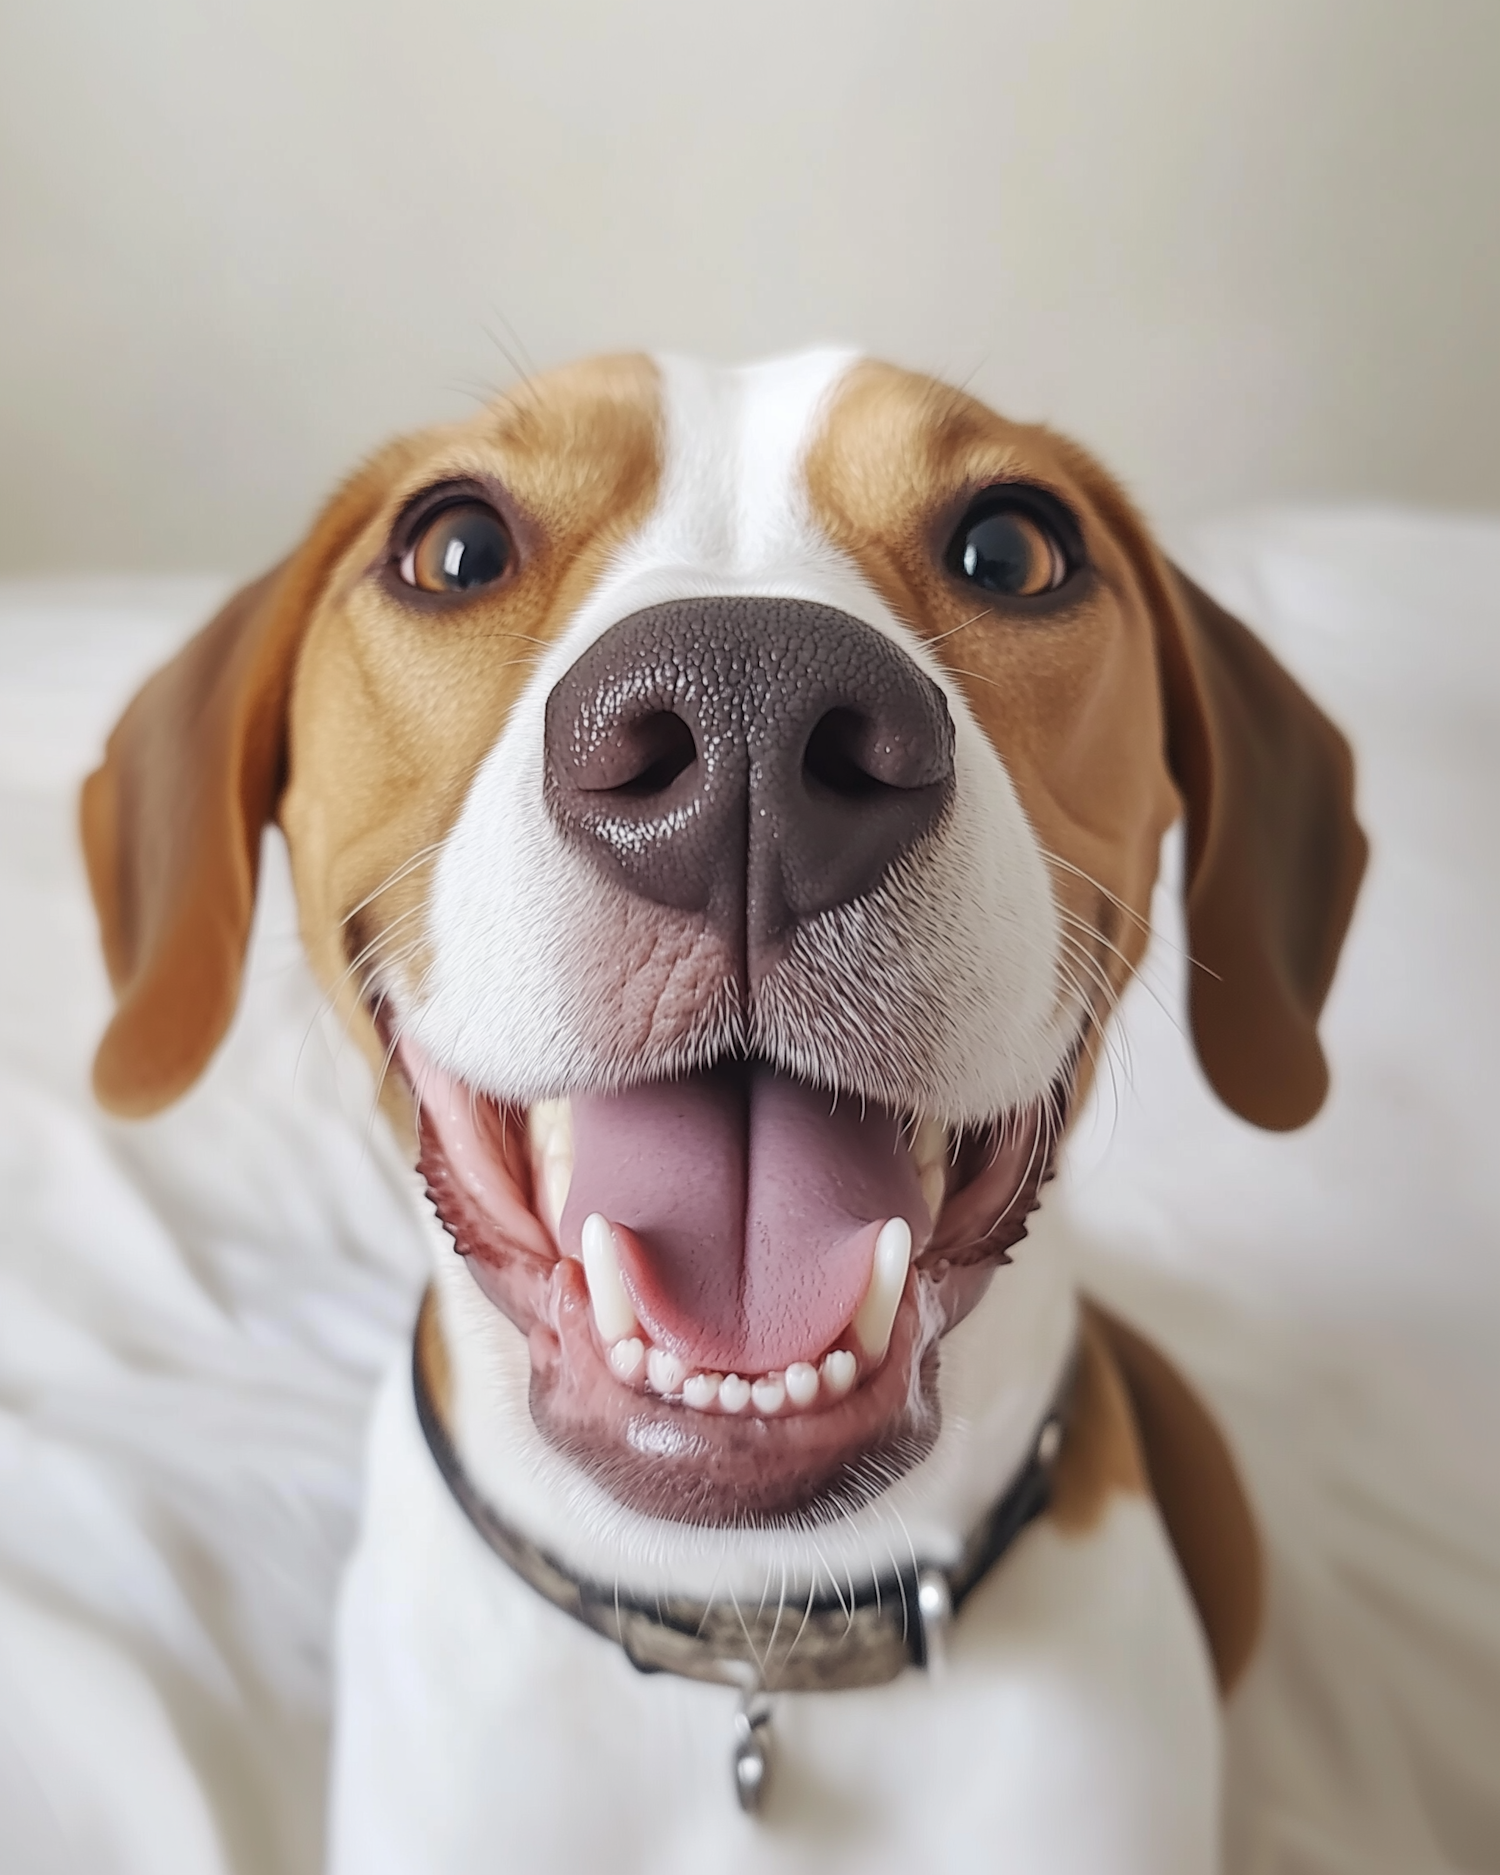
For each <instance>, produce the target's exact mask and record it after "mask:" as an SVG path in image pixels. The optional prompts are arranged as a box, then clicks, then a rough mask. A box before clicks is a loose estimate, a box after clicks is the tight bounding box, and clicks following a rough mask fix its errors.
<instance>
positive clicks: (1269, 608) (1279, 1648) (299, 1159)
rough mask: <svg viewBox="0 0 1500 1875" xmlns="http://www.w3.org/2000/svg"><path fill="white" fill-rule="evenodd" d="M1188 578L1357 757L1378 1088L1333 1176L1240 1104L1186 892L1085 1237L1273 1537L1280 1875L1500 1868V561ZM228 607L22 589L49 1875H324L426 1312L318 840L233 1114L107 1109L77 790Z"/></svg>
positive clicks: (10, 1234)
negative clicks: (1186, 994) (385, 1393)
mask: <svg viewBox="0 0 1500 1875" xmlns="http://www.w3.org/2000/svg"><path fill="white" fill-rule="evenodd" d="M1178 546H1179V550H1180V553H1181V556H1182V558H1183V560H1184V562H1185V563H1186V564H1187V565H1188V566H1189V567H1190V568H1191V569H1192V570H1193V571H1194V572H1195V573H1196V574H1197V576H1198V577H1199V578H1200V579H1202V580H1203V581H1204V582H1205V583H1206V584H1208V585H1210V586H1212V587H1213V589H1214V590H1215V591H1216V593H1217V594H1218V595H1219V596H1220V597H1221V598H1222V599H1223V600H1224V601H1225V602H1226V603H1228V604H1229V605H1231V606H1233V607H1235V608H1237V609H1238V610H1239V611H1240V612H1241V613H1242V615H1243V616H1245V617H1246V618H1247V619H1248V620H1250V621H1251V622H1252V623H1253V624H1254V625H1255V626H1256V627H1257V628H1258V629H1259V630H1261V631H1262V632H1263V633H1264V634H1265V635H1266V636H1267V637H1268V638H1269V639H1270V640H1271V642H1272V643H1273V644H1275V645H1276V647H1277V648H1278V650H1279V651H1280V652H1281V654H1282V655H1283V656H1284V657H1285V658H1286V659H1287V661H1288V662H1289V663H1290V664H1291V665H1292V666H1293V667H1294V668H1295V669H1296V670H1297V671H1298V672H1299V674H1301V675H1302V677H1303V678H1304V679H1305V681H1307V682H1308V683H1309V684H1310V685H1311V686H1312V688H1313V689H1314V690H1315V692H1316V693H1317V694H1318V695H1319V696H1320V697H1322V698H1323V699H1324V701H1325V702H1326V703H1327V704H1328V705H1329V707H1330V708H1331V709H1332V710H1333V711H1334V713H1335V714H1336V715H1337V716H1338V717H1339V718H1340V720H1341V721H1342V722H1343V723H1344V724H1345V725H1346V727H1348V728H1349V729H1350V730H1351V732H1352V733H1353V734H1354V735H1355V737H1356V739H1357V742H1358V746H1359V750H1360V755H1361V760H1362V765H1363V766H1362V779H1361V795H1362V803H1363V811H1364V816H1365V820H1366V824H1367V826H1368V827H1369V828H1370V830H1371V832H1372V835H1373V840H1374V863H1373V868H1372V871H1371V875H1370V878H1369V882H1368V884H1367V887H1366V890H1365V895H1364V899H1363V901H1362V904H1361V908H1360V914H1359V919H1358V923H1357V926H1356V930H1355V935H1354V938H1353V941H1352V943H1351V946H1350V948H1349V950H1348V952H1347V953H1346V958H1345V962H1344V966H1343V969H1342V972H1341V975H1340V978H1339V981H1338V984H1337V986H1336V988H1335V993H1334V997H1333V1001H1332V1005H1331V1008H1330V1013H1329V1017H1328V1021H1327V1024H1326V1029H1325V1033H1326V1036H1327V1040H1328V1044H1329V1047H1330V1051H1331V1055H1332V1059H1333V1063H1334V1071H1335V1077H1336V1092H1335V1095H1334V1098H1333V1100H1332V1101H1331V1102H1330V1105H1329V1106H1328V1108H1327V1109H1326V1110H1325V1112H1324V1114H1323V1115H1322V1116H1321V1117H1320V1118H1319V1120H1318V1121H1317V1122H1316V1123H1315V1124H1314V1125H1313V1126H1312V1127H1310V1128H1309V1129H1307V1131H1306V1132H1304V1133H1302V1134H1300V1135H1297V1136H1294V1137H1292V1138H1274V1137H1268V1136H1262V1135H1257V1134H1256V1133H1254V1132H1253V1131H1252V1130H1251V1129H1250V1128H1248V1127H1245V1126H1243V1125H1241V1124H1240V1123H1239V1122H1238V1121H1236V1120H1234V1119H1232V1118H1231V1117H1230V1116H1228V1115H1227V1114H1226V1113H1224V1112H1223V1110H1222V1109H1220V1108H1218V1107H1217V1106H1216V1105H1215V1104H1214V1102H1213V1100H1212V1098H1211V1096H1210V1095H1209V1094H1208V1093H1207V1091H1206V1089H1205V1087H1204V1085H1203V1083H1202V1082H1201V1080H1200V1078H1199V1076H1198V1073H1197V1070H1196V1068H1195V1066H1194V1064H1193V1062H1192V1058H1191V1055H1190V1053H1189V1050H1188V1048H1187V1045H1186V1043H1185V1041H1184V1040H1183V1037H1182V1034H1181V1033H1180V1016H1179V1015H1178V1013H1177V1012H1178V1010H1179V1008H1180V1002H1181V983H1180V978H1181V961H1180V953H1179V952H1178V951H1176V950H1174V948H1173V946H1174V943H1177V942H1180V936H1181V934H1180V930H1178V929H1176V920H1175V913H1174V909H1173V906H1172V902H1171V899H1170V896H1169V895H1168V894H1166V893H1163V894H1161V895H1159V896H1160V898H1161V912H1162V918H1163V926H1164V929H1163V935H1162V940H1161V941H1159V942H1158V943H1157V945H1156V946H1155V948H1154V950H1153V954H1152V959H1151V961H1150V963H1149V965H1148V969H1147V971H1146V980H1145V983H1144V985H1143V986H1140V987H1138V989H1137V990H1136V991H1134V992H1132V996H1131V999H1130V1002H1129V1007H1128V1015H1127V1025H1126V1034H1125V1036H1124V1037H1122V1039H1121V1041H1120V1043H1119V1044H1118V1046H1117V1047H1116V1048H1115V1050H1114V1051H1113V1054H1112V1060H1113V1063H1114V1071H1113V1072H1112V1073H1111V1074H1110V1075H1109V1076H1108V1077H1107V1084H1106V1085H1105V1087H1104V1088H1103V1090H1102V1091H1101V1095H1100V1097H1099V1099H1098V1100H1097V1101H1096V1103H1095V1106H1094V1108H1093V1110H1092V1112H1091V1114H1090V1115H1088V1116H1086V1118H1085V1121H1084V1124H1083V1126H1082V1128H1081V1132H1080V1137H1079V1139H1078V1141H1077V1151H1076V1154H1075V1160H1074V1164H1073V1166H1072V1168H1071V1170H1070V1172H1069V1174H1068V1176H1067V1178H1066V1180H1065V1181H1064V1183H1063V1185H1062V1188H1061V1189H1060V1190H1059V1191H1058V1194H1057V1200H1056V1201H1057V1202H1060V1203H1065V1204H1066V1205H1068V1206H1069V1207H1070V1209H1071V1211H1072V1213H1073V1216H1074V1218H1075V1220H1076V1225H1077V1228H1078V1230H1079V1231H1080V1232H1081V1233H1083V1235H1084V1237H1085V1239H1086V1241H1087V1259H1088V1267H1089V1270H1090V1274H1091V1279H1092V1281H1093V1282H1094V1284H1095V1286H1096V1287H1097V1288H1098V1289H1099V1290H1100V1291H1101V1292H1102V1293H1104V1294H1105V1295H1107V1296H1108V1297H1109V1298H1110V1299H1112V1300H1113V1301H1114V1302H1115V1303H1116V1304H1117V1306H1120V1307H1121V1308H1123V1309H1124V1310H1125V1311H1126V1312H1127V1313H1129V1314H1131V1315H1132V1316H1134V1317H1135V1318H1136V1319H1138V1320H1139V1321H1141V1322H1142V1323H1143V1324H1144V1325H1145V1326H1146V1327H1147V1329H1148V1330H1149V1331H1150V1332H1151V1333H1153V1334H1154V1335H1156V1336H1157V1337H1158V1338H1159V1339H1160V1340H1161V1341H1162V1342H1163V1343H1164V1344H1165V1345H1167V1346H1168V1347H1170V1348H1171V1349H1172V1350H1173V1351H1174V1352H1175V1353H1176V1355H1177V1357H1178V1358H1179V1359H1180V1360H1181V1361H1182V1363H1183V1364H1184V1366H1185V1367H1186V1368H1187V1369H1188V1370H1189V1371H1190V1372H1191V1373H1192V1374H1193V1375H1194V1376H1195V1377H1196V1379H1197V1380H1198V1382H1199V1383H1200V1385H1201V1386H1202V1387H1203V1388H1204V1390H1205V1392H1206V1393H1207V1394H1208V1396H1209V1397H1210V1398H1211V1399H1212V1401H1213V1402H1214V1404H1215V1406H1216V1408H1217V1410H1218V1411H1219V1413H1220V1414H1221V1416H1222V1418H1223V1420H1224V1422H1225V1424H1226V1425H1227V1426H1228V1428H1229V1429H1230V1431H1231V1433H1232V1436H1233V1438H1234V1440H1235V1443H1236V1445H1237V1448H1238V1450H1239V1451H1240V1453H1241V1456H1242V1458H1243V1462H1244V1465H1245V1469H1246V1471H1247V1474H1248V1476H1249V1479H1250V1482H1251V1485H1252V1488H1253V1490H1254V1493H1255V1496H1256V1499H1257V1503H1258V1505H1259V1508H1260V1511H1261V1515H1262V1519H1263V1523H1264V1525H1265V1527H1266V1530H1267V1534H1268V1539H1269V1543H1270V1547H1271V1551H1272V1557H1273V1578H1272V1595H1271V1621H1270V1628H1269V1644H1268V1646H1267V1647H1266V1649H1265V1650H1264V1652H1263V1655H1262V1657H1261V1659H1260V1661H1259V1662H1258V1664H1257V1666H1256V1668H1255V1669H1254V1671H1253V1673H1252V1676H1251V1678H1250V1680H1249V1681H1248V1683H1247V1684H1246V1686H1245V1688H1244V1689H1243V1690H1242V1692H1241V1694H1240V1695H1239V1696H1238V1697H1237V1698H1236V1700H1235V1702H1234V1707H1233V1710H1232V1713H1231V1718H1230V1735H1231V1760H1230V1805H1229V1822H1228V1827H1229V1838H1230V1860H1231V1867H1232V1870H1233V1871H1234V1875H1428V1872H1429V1871H1432V1872H1435V1871H1440V1870H1441V1871H1460V1870H1461V1871H1465V1872H1466V1875H1473V1872H1474V1871H1479V1870H1497V1869H1500V1362H1497V1348H1500V1140H1497V1139H1496V1134H1497V1133H1500V1098H1497V1095H1496V1091H1495V1077H1496V1072H1497V1067H1496V1064H1497V1058H1500V1022H1497V1013H1500V994H1497V990H1496V970H1495V941H1494V936H1493V933H1494V932H1495V930H1496V927H1497V924H1500V832H1497V823H1500V523H1492V522H1484V521H1478V520H1469V521H1465V520H1459V519H1441V518H1433V517H1423V516H1419V515H1414V514H1410V513H1404V512H1372V511H1368V510H1367V511H1360V512H1349V513H1321V514H1320V513H1298V512H1291V513H1282V514H1268V515H1258V516H1250V517H1241V518H1238V519H1235V520H1232V521H1227V522H1225V523H1223V524H1222V525H1219V526H1214V527H1208V528H1204V529H1200V530H1199V531H1197V532H1196V533H1195V534H1193V535H1192V536H1191V537H1189V538H1186V539H1184V540H1182V541H1180V542H1179V543H1178ZM215 596H216V589H215V588H214V587H212V586H211V585H207V584H204V583H202V582H198V583H194V582H165V583H164V582H156V583H147V582H139V581H136V582H126V581H117V582H111V583H104V584H90V585H87V586H77V585H65V584H61V583H36V584H16V583H13V584H11V585H9V586H6V587H0V906H3V910H4V916H3V919H0V947H3V948H0V984H3V986H4V987H3V996H0V1869H3V1870H4V1871H6V1872H7V1875H64V1872H66V1875H85V1872H86V1875H116V1872H118V1875H126V1872H129V1875H211V1872H215V1871H230V1870H232V1871H235V1872H236V1875H270V1872H271V1871H275V1872H276V1875H282V1872H283V1871H284V1872H286V1875H312V1871H314V1870H315V1869H316V1867H317V1864H318V1856H319V1845H320V1835H321V1802H322V1781H323V1753H324V1746H325V1740H326V1734H327V1724H328V1681H329V1674H328V1647H329V1630H330V1612H331V1606H332V1598H333V1595H334V1591H335V1584H336V1580H337V1575H338V1570H339V1565H340V1562H341V1559H342V1557H343V1555H344V1553H345V1550H346V1548H347V1546H348V1543H349V1540H350V1536H351V1532H352V1528H353V1522H354V1518H355V1515H356V1507H357V1501H358V1489H359V1484H358V1470H359V1454H360V1440H361V1428H362V1420H363V1416H364V1413H365V1409H366V1405H367V1402H368V1400H369V1397H370V1393H371V1390H372V1387H373V1385H374V1383H375V1380H376V1378H377V1375H378V1374H379V1372H380V1371H381V1369H382V1367H383V1366H384V1364H385V1363H386V1362H387V1361H388V1360H390V1359H392V1358H399V1357H400V1355H401V1352H402V1338H403V1335H404V1333H405V1330H406V1327H407V1324H408V1322H409V1320H410V1316H411V1312H412V1307H413V1300H414V1296H415V1293H416V1289H417V1285H418V1283H419V1281H420V1253H419V1250H418V1248H417V1246H416V1245H415V1244H414V1243H413V1242H412V1240H411V1235H410V1229H411V1227H410V1225H409V1223H408V1222H407V1221H406V1218H405V1214H404V1213H403V1210H402V1209H401V1207H400V1205H399V1204H398V1203H397V1202H396V1200H395V1196H394V1193H395V1190H396V1182H397V1181H398V1180H399V1179H401V1178H402V1177H403V1176H405V1174H404V1173H403V1172H402V1170H401V1168H400V1167H399V1166H397V1165H396V1164H395V1163H394V1161H393V1157H392V1154H391V1153H390V1151H389V1149H388V1148H387V1145H386V1142H385V1139H384V1136H383V1134H382V1132H381V1130H380V1128H379V1126H378V1125H375V1126H372V1125H371V1124H370V1095H369V1086H368V1080H367V1077H366V1075H365V1074H364V1071H363V1069H362V1068H361V1066H360V1065H359V1063H358V1062H357V1061H355V1060H353V1059H351V1057H350V1053H349V1051H348V1050H347V1049H344V1048H341V1046H340V1042H339V1037H338V1036H337V1034H336V1033H334V1032H332V1030H331V1029H330V1027H329V1025H328V1024H327V1022H326V1020H325V1019H322V1018H320V1016H319V1014H318V999H317V996H316V993H315V991H314V989H313V987H312V985H311V982H310V979H309V977H308V974H307V972H306V969H305V967H304V965H303V963H302V961H301V956H300V951H299V948H298V944H297V940H296V935H295V918H294V912H293V907H292V904H291V899H290V893H289V888H288V885H287V881H286V877H285V867H284V861H283V858H282V855H281V854H280V851H279V848H278V846H277V844H276V841H275V838H274V836H273V837H272V838H271V839H270V840H269V841H268V846H267V862H268V863H267V869H266V887H267V889H266V891H265V894H264V897H263V901H262V906H261V911H260V915H259V918H258V922H257V929H256V936H255V941H254V945H253V949H252V957H251V963H250V968H249V973H248V979H247V987H246V995H245V1000H244V1004H243V1007H242V1009H241V1012H240V1015H239V1018H238V1020H237V1022H236V1025H235V1028H234V1031H233V1033H232V1035H231V1038H230V1040H229V1043H228V1045H227V1046H226V1048H225V1049H224V1051H223V1052H222V1054H221V1056H220V1057H219V1059H218V1060H217V1062H216V1063H215V1065H214V1067H213V1069H212V1071H211V1072H210V1074H209V1075H208V1077H207V1078H206V1080H205V1081H204V1083H203V1084H202V1085H201V1087H200V1088H199V1089H197V1090H196V1091H195V1092H194V1093H193V1094H192V1096H191V1097H190V1098H189V1099H187V1100H185V1101H184V1102H183V1103H182V1104H181V1105H180V1106H179V1107H177V1108H176V1109H174V1110H173V1111H171V1112H169V1113H168V1114H166V1115H164V1116H162V1117H161V1118H160V1119H157V1120H154V1121H151V1122H149V1123H147V1124H144V1125H134V1126H130V1125H121V1124H117V1123H114V1122H111V1121H108V1120H106V1119H104V1118H103V1117H102V1116H101V1115H100V1114H98V1113H97V1112H96V1111H95V1110H94V1109H93V1107H92V1105H91V1104H90V1101H89V1097H88V1092H87V1071H88V1061H89V1055H90V1051H91V1048H92V1045H93V1042H94V1041H95V1039H96V1037H97V1034H98V1032H99V1030H100V1028H101V1026H102V1023H103V1021H104V1019H105V1014H106V1009H107V995H106V989H105V984H104V978H103V972H102V969H101V966H100V963H99V961H98V955H97V948H96V943H95V937H94V932H93V926H92V920H91V915H90V912H89V910H88V905H87V900H86V895H85V891H84V886H83V880H82V872H81V866H80V862H79V859H78V856H77V851H76V844H75V838H74V832H73V822H74V796H75V792H76V786H77V783H78V781H79V779H80V777H81V776H82V774H83V773H84V772H85V770H86V769H87V768H88V767H89V766H90V765H91V763H92V761H93V760H94V758H95V756H96V752H97V750H98V747H99V745H100V742H101V740H102V736H103V734H104V732H105V730H106V729H107V727H108V725H109V723H110V722H111V720H112V719H113V716H114V714H115V713H116V711H117V710H118V708H119V706H120V704H121V703H122V702H123V701H124V699H125V697H126V695H127V694H128V692H129V691H130V689H131V688H132V686H133V685H134V683H135V682H136V681H137V680H138V679H139V678H140V677H141V676H142V675H143V674H144V673H145V672H146V671H147V670H148V669H149V668H150V667H151V666H152V665H153V664H154V663H155V662H156V661H158V660H159V659H160V658H161V657H162V655H163V654H164V653H165V652H167V651H168V650H169V649H170V647H171V646H172V645H173V644H174V643H175V642H176V641H177V640H178V638H179V637H180V636H181V635H182V634H183V633H184V631H185V630H187V629H188V628H189V627H190V626H192V625H193V624H194V623H196V622H197V621H199V620H200V619H201V618H202V617H204V616H205V615H206V613H207V610H208V608H209V606H210V604H211V602H212V600H213V599H214V598H215ZM981 1749H982V1747H981V1746H980V1744H979V1743H978V1742H977V1741H976V1752H977V1751H979V1750H981Z"/></svg>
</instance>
